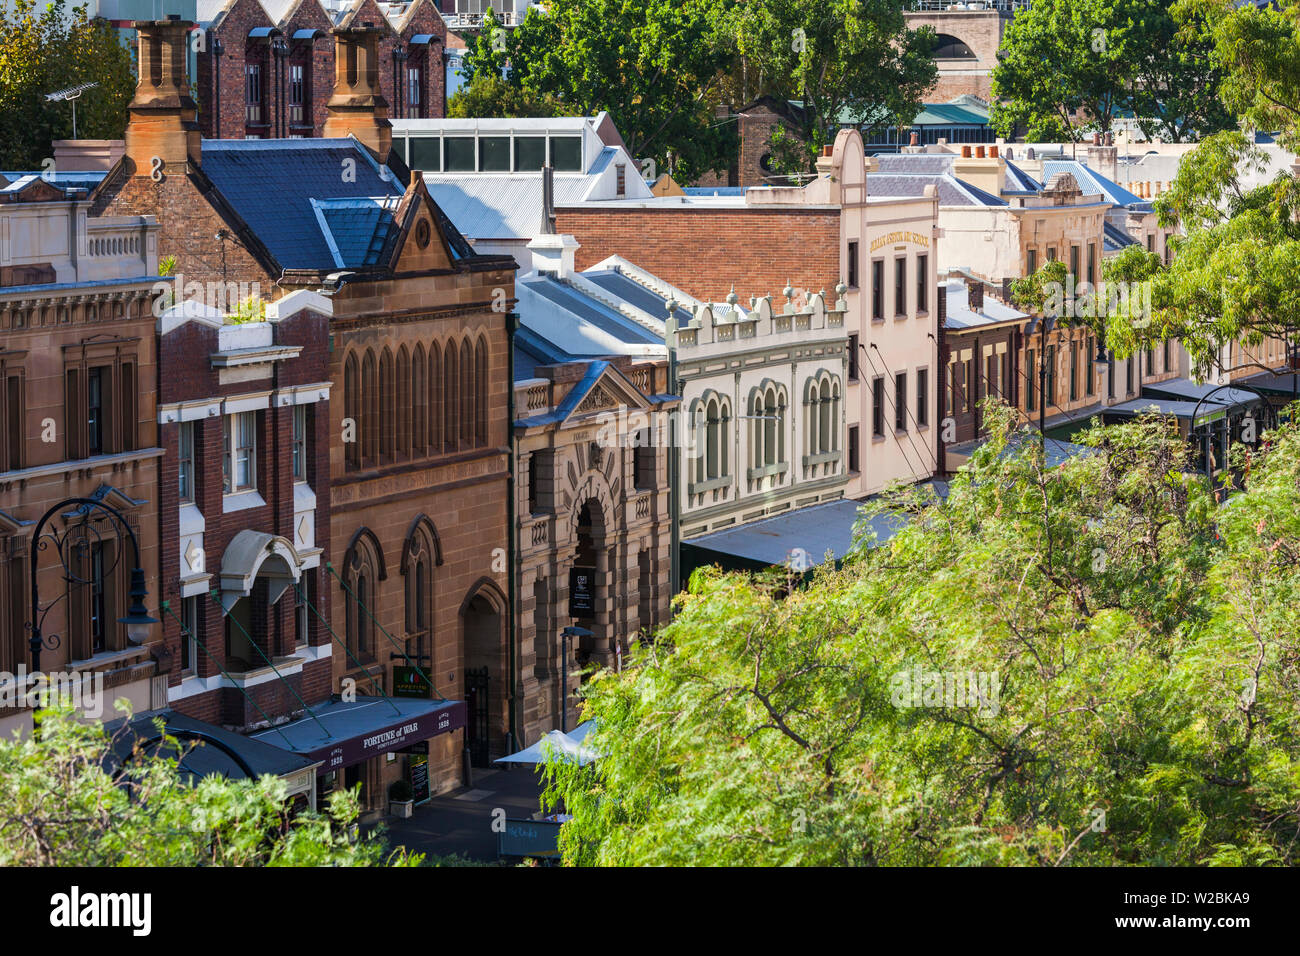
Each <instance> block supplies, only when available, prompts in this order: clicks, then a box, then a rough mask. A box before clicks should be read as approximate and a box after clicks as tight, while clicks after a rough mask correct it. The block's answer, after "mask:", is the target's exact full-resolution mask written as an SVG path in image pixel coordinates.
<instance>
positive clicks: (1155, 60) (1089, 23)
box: [991, 0, 1232, 142]
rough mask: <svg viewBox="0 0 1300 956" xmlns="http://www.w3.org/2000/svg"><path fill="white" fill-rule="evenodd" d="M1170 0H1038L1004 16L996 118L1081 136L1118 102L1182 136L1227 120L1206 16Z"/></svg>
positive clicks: (1049, 133) (1108, 118)
mask: <svg viewBox="0 0 1300 956" xmlns="http://www.w3.org/2000/svg"><path fill="white" fill-rule="evenodd" d="M1176 12H1177V11H1176V10H1175V3H1174V0H1035V3H1034V4H1033V5H1032V6H1031V7H1030V8H1029V9H1028V10H1024V11H1021V12H1019V13H1017V14H1016V17H1015V19H1014V20H1012V21H1011V23H1010V24H1009V25H1008V27H1007V30H1006V35H1005V36H1004V37H1003V41H1002V47H1001V49H1000V50H999V52H998V65H997V66H996V67H995V68H994V70H993V97H994V104H993V108H992V111H991V120H992V122H993V125H994V126H995V127H997V129H998V131H999V132H1001V133H1002V134H1003V135H1011V134H1012V132H1013V131H1014V130H1015V129H1016V128H1017V127H1018V126H1023V127H1024V128H1025V129H1026V130H1027V133H1028V138H1029V139H1030V140H1049V141H1050V140H1066V141H1069V142H1075V141H1077V140H1078V139H1079V138H1080V134H1081V132H1082V131H1083V130H1085V129H1089V128H1091V129H1096V130H1099V131H1102V132H1105V131H1107V130H1109V129H1110V128H1111V125H1112V124H1113V122H1114V119H1115V117H1116V116H1117V115H1118V114H1119V112H1120V111H1121V110H1124V109H1128V110H1132V112H1133V114H1134V115H1135V116H1136V117H1138V118H1140V119H1142V120H1143V123H1142V128H1143V132H1144V133H1145V134H1146V135H1148V136H1155V135H1159V136H1161V137H1162V138H1165V139H1168V140H1171V141H1174V142H1183V141H1187V140H1190V139H1195V138H1197V137H1199V136H1202V135H1205V134H1207V133H1213V132H1217V131H1218V130H1221V129H1224V128H1226V127H1228V126H1230V125H1231V123H1232V120H1231V116H1230V114H1229V113H1228V112H1227V111H1226V110H1225V109H1224V108H1223V105H1222V103H1221V102H1220V101H1219V99H1218V95H1217V93H1218V88H1219V84H1220V81H1221V76H1220V72H1219V70H1218V69H1217V68H1216V66H1215V64H1214V63H1212V62H1211V59H1210V56H1209V54H1210V50H1211V46H1212V44H1211V43H1210V41H1209V40H1208V39H1207V38H1206V37H1205V36H1204V34H1203V31H1202V29H1201V27H1202V25H1203V19H1202V15H1201V14H1198V13H1192V12H1185V13H1183V14H1181V16H1182V19H1178V18H1176V16H1175V13H1176Z"/></svg>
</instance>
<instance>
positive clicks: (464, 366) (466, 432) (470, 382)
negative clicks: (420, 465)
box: [460, 339, 478, 448]
mask: <svg viewBox="0 0 1300 956" xmlns="http://www.w3.org/2000/svg"><path fill="white" fill-rule="evenodd" d="M460 374H461V378H462V382H463V384H462V385H461V394H462V395H463V396H464V407H463V408H462V409H461V410H460V447H461V448H473V447H474V422H475V419H476V416H477V415H478V382H477V377H476V376H475V374H474V349H473V347H472V346H471V345H470V344H469V339H466V340H465V341H463V342H461V343H460Z"/></svg>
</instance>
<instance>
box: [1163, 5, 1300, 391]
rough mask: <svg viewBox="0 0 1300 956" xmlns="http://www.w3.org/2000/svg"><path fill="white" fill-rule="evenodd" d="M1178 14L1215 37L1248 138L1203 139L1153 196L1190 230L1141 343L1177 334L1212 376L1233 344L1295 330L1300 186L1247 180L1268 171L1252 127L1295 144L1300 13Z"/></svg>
mask: <svg viewBox="0 0 1300 956" xmlns="http://www.w3.org/2000/svg"><path fill="white" fill-rule="evenodd" d="M1175 14H1176V16H1177V17H1178V18H1179V19H1180V20H1181V21H1182V22H1183V23H1184V24H1185V25H1186V27H1187V29H1189V30H1200V31H1203V33H1205V34H1206V35H1208V37H1209V38H1210V39H1211V40H1212V41H1213V48H1212V50H1211V54H1210V58H1209V59H1210V63H1211V64H1212V65H1213V66H1214V67H1215V68H1216V69H1217V70H1219V71H1221V72H1222V74H1223V81H1222V86H1221V93H1222V98H1223V101H1224V103H1225V105H1226V106H1228V107H1229V108H1230V109H1231V110H1233V111H1234V112H1236V113H1237V114H1238V115H1240V116H1241V119H1242V123H1243V126H1244V128H1245V130H1246V131H1245V132H1242V131H1238V130H1228V131H1224V132H1220V133H1217V134H1215V135H1213V136H1209V137H1207V138H1206V139H1205V140H1204V141H1203V142H1202V143H1201V144H1200V145H1198V146H1197V147H1196V149H1194V150H1192V151H1191V152H1189V153H1187V154H1186V155H1185V156H1184V158H1183V160H1182V162H1181V163H1180V164H1179V169H1178V175H1177V177H1176V178H1175V179H1174V181H1173V183H1172V184H1171V187H1170V189H1169V191H1168V192H1166V193H1164V194H1163V195H1161V196H1160V197H1158V198H1157V199H1156V201H1155V209H1156V212H1157V214H1158V216H1159V218H1160V222H1161V224H1162V225H1163V226H1166V227H1170V226H1173V227H1181V228H1182V229H1183V230H1184V232H1185V235H1182V236H1177V237H1173V238H1172V239H1171V241H1170V246H1171V250H1172V252H1173V258H1172V261H1171V263H1170V265H1169V267H1168V268H1167V269H1160V270H1155V271H1154V272H1153V274H1152V277H1151V279H1152V284H1153V292H1152V302H1153V306H1154V308H1153V322H1152V323H1151V325H1150V326H1149V327H1147V328H1146V329H1145V330H1143V331H1142V335H1141V336H1140V337H1139V340H1143V339H1144V340H1145V341H1147V342H1152V341H1156V340H1160V339H1164V338H1169V337H1177V338H1179V339H1181V341H1182V343H1183V345H1184V346H1185V347H1186V348H1187V350H1188V352H1189V353H1190V355H1191V357H1192V360H1193V364H1194V367H1195V369H1196V370H1197V371H1198V372H1199V373H1201V374H1206V373H1208V372H1209V371H1210V370H1211V369H1213V368H1215V367H1217V366H1218V365H1219V364H1220V355H1221V354H1222V349H1223V347H1224V346H1225V345H1226V344H1228V343H1232V342H1238V341H1240V342H1243V343H1244V344H1246V345H1248V346H1255V345H1258V344H1260V343H1261V342H1262V341H1263V340H1264V339H1265V338H1266V337H1270V336H1273V337H1286V338H1291V337H1294V336H1295V335H1296V334H1297V333H1300V319H1298V318H1297V315H1300V311H1297V310H1298V309H1300V283H1297V281H1296V276H1297V275H1298V274H1300V225H1297V215H1298V214H1300V184H1298V183H1297V180H1296V177H1295V176H1294V175H1293V174H1292V173H1289V172H1285V171H1284V172H1280V173H1278V174H1277V176H1276V177H1275V178H1274V179H1273V181H1271V182H1267V183H1262V184H1260V185H1257V186H1254V187H1247V186H1246V185H1245V182H1244V178H1245V177H1246V176H1247V175H1251V174H1257V173H1259V172H1261V171H1262V170H1264V169H1265V166H1266V164H1265V157H1264V155H1263V153H1262V152H1261V151H1260V150H1259V149H1258V148H1256V147H1255V145H1254V143H1253V141H1252V136H1251V135H1250V131H1253V130H1270V131H1273V132H1275V133H1277V136H1278V141H1279V143H1281V144H1283V145H1284V146H1286V147H1287V148H1294V147H1295V146H1296V145H1297V143H1298V142H1300V137H1297V132H1298V131H1300V8H1298V7H1297V6H1296V4H1295V3H1294V2H1287V0H1283V2H1282V3H1280V4H1278V7H1277V9H1272V8H1270V9H1264V10H1260V9H1257V8H1256V7H1255V6H1254V5H1252V4H1246V5H1243V6H1241V7H1239V8H1237V7H1234V6H1233V5H1232V4H1231V3H1230V2H1228V0H1183V2H1182V3H1180V4H1179V6H1178V7H1177V8H1176V10H1175ZM1261 369H1262V366H1261Z"/></svg>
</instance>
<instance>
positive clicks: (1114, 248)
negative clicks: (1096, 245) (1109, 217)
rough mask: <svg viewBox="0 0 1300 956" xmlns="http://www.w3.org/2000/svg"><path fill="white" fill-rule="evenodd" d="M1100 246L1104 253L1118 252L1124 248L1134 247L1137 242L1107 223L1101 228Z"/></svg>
mask: <svg viewBox="0 0 1300 956" xmlns="http://www.w3.org/2000/svg"><path fill="white" fill-rule="evenodd" d="M1101 244H1102V248H1103V250H1104V251H1105V252H1119V251H1120V250H1121V249H1123V248H1125V247H1126V246H1136V245H1137V244H1138V241H1137V240H1136V239H1134V238H1133V237H1132V236H1130V235H1129V234H1128V233H1127V232H1125V231H1124V230H1123V229H1121V228H1120V227H1119V226H1117V225H1115V224H1114V223H1111V222H1107V223H1105V224H1104V225H1103V227H1102V237H1101Z"/></svg>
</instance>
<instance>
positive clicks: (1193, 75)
mask: <svg viewBox="0 0 1300 956" xmlns="http://www.w3.org/2000/svg"><path fill="white" fill-rule="evenodd" d="M1120 12H1121V16H1122V17H1124V18H1126V21H1127V22H1126V27H1125V31H1126V33H1127V36H1126V38H1125V41H1124V42H1125V44H1126V46H1125V49H1126V51H1129V52H1131V53H1132V55H1133V56H1134V62H1133V71H1132V74H1131V77H1130V79H1129V83H1128V90H1127V96H1128V106H1129V107H1130V108H1131V109H1132V111H1133V115H1134V116H1136V117H1138V125H1139V127H1140V128H1141V130H1142V134H1143V135H1144V136H1146V137H1147V138H1148V139H1156V138H1160V139H1163V140H1165V141H1167V142H1171V143H1185V142H1194V141H1196V140H1199V139H1200V138H1202V137H1204V136H1208V135H1210V134H1212V133H1217V132H1220V131H1222V130H1225V129H1231V128H1232V127H1233V126H1234V125H1235V123H1234V120H1233V116H1232V114H1231V113H1230V112H1229V111H1228V110H1227V109H1226V108H1225V106H1224V104H1223V100H1222V99H1221V98H1220V96H1219V91H1220V87H1221V84H1222V82H1223V74H1222V71H1221V70H1220V69H1219V68H1218V67H1217V66H1216V65H1215V63H1214V62H1213V61H1212V59H1211V54H1212V52H1213V49H1214V44H1213V42H1212V41H1211V40H1210V38H1209V37H1208V36H1207V34H1206V32H1205V20H1204V16H1203V15H1202V14H1199V13H1197V12H1195V11H1191V10H1186V11H1184V10H1181V9H1179V7H1178V5H1177V3H1176V2H1175V0H1128V2H1127V3H1126V4H1125V5H1124V6H1123V7H1122V8H1121V11H1120Z"/></svg>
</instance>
